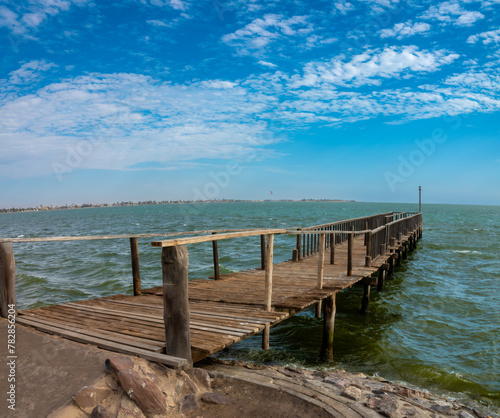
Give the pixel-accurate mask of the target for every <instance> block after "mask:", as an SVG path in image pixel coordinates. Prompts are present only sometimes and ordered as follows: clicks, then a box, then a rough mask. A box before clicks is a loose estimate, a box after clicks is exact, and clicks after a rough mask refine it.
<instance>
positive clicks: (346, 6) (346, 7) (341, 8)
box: [333, 0, 356, 15]
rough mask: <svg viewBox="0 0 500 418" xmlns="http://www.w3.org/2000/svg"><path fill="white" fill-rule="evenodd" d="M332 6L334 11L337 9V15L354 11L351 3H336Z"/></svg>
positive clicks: (342, 0) (342, 1) (343, 1)
mask: <svg viewBox="0 0 500 418" xmlns="http://www.w3.org/2000/svg"><path fill="white" fill-rule="evenodd" d="M333 6H334V7H335V9H337V11H338V12H339V13H341V14H343V15H345V14H347V13H349V12H350V11H352V10H355V9H356V8H355V7H354V5H353V4H352V3H350V2H348V1H346V0H341V1H337V2H335V3H334V4H333Z"/></svg>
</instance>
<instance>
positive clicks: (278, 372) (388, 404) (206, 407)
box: [49, 355, 498, 418]
mask: <svg viewBox="0 0 500 418" xmlns="http://www.w3.org/2000/svg"><path fill="white" fill-rule="evenodd" d="M106 368H107V373H106V375H105V376H104V377H103V378H102V379H99V381H97V382H94V383H93V384H92V385H89V386H85V387H83V388H81V389H80V390H79V391H78V392H77V393H76V394H75V396H74V397H73V402H72V403H71V404H70V405H66V406H64V407H63V408H61V409H58V410H56V411H54V412H53V413H51V414H50V415H49V417H51V418H66V417H76V418H80V417H82V418H83V417H89V416H90V417H92V418H115V417H116V418H125V417H134V418H143V417H148V418H149V417H164V416H169V417H193V418H194V417H200V418H201V417H204V418H215V417H217V418H223V417H235V416H240V417H246V416H263V417H264V416H273V417H280V416H282V417H294V416H297V417H303V416H311V417H313V416H314V417H323V416H324V417H327V416H334V417H349V418H351V417H363V418H370V417H380V416H385V417H391V418H406V417H431V418H434V417H460V418H487V417H498V415H495V414H493V415H488V413H486V412H485V411H483V410H478V409H475V408H470V407H468V406H466V405H464V404H462V403H460V402H457V401H452V400H449V399H446V398H444V397H439V396H435V395H432V394H430V393H428V392H425V391H421V390H415V389H411V388H408V387H405V386H402V385H398V384H395V383H392V382H389V381H386V380H384V379H382V378H373V377H368V376H366V375H364V374H362V373H348V372H346V371H344V370H332V371H311V370H306V369H294V368H290V367H283V366H263V365H255V364H248V363H244V362H230V361H220V360H210V361H208V362H206V363H204V364H202V365H201V367H196V368H194V369H192V370H189V371H175V370H172V369H169V368H167V367H164V366H162V365H159V364H156V363H151V362H149V361H146V360H143V359H139V358H133V357H127V356H118V355H117V356H113V357H110V358H109V359H108V360H106Z"/></svg>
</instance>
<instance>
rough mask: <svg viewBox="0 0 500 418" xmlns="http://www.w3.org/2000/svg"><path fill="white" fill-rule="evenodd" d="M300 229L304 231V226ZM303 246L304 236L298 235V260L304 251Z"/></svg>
mask: <svg viewBox="0 0 500 418" xmlns="http://www.w3.org/2000/svg"><path fill="white" fill-rule="evenodd" d="M298 230H299V231H302V228H299V229H298ZM301 246H302V236H300V235H297V250H298V254H297V261H300V255H301V253H302V251H301Z"/></svg>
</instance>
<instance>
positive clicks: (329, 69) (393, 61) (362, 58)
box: [291, 46, 459, 88]
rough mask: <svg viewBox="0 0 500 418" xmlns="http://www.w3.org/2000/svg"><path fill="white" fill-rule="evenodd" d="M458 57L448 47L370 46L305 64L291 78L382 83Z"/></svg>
mask: <svg viewBox="0 0 500 418" xmlns="http://www.w3.org/2000/svg"><path fill="white" fill-rule="evenodd" d="M458 57H459V55H457V54H455V53H451V52H448V51H445V50H438V51H433V52H431V51H426V50H419V49H418V47H416V46H405V47H401V48H397V47H389V48H385V49H383V50H380V49H378V50H368V51H366V52H364V53H363V54H360V55H356V56H354V57H353V58H352V59H351V60H350V61H344V60H343V59H342V58H335V59H333V60H330V61H327V62H311V63H309V64H307V65H306V66H305V67H304V71H303V75H296V76H292V77H291V81H292V86H293V87H294V88H299V87H302V86H315V85H318V84H322V83H326V84H334V85H339V86H346V85H353V86H360V85H365V84H371V85H378V84H380V79H383V78H391V77H411V76H412V73H419V72H432V71H436V70H438V69H439V68H440V67H442V66H443V65H447V64H450V63H451V62H453V61H454V60H456V59H457V58H458Z"/></svg>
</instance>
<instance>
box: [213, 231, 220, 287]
mask: <svg viewBox="0 0 500 418" xmlns="http://www.w3.org/2000/svg"><path fill="white" fill-rule="evenodd" d="M215 234H217V232H212V235H215ZM212 250H213V254H214V279H215V280H219V279H220V272H219V247H218V245H217V241H212Z"/></svg>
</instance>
